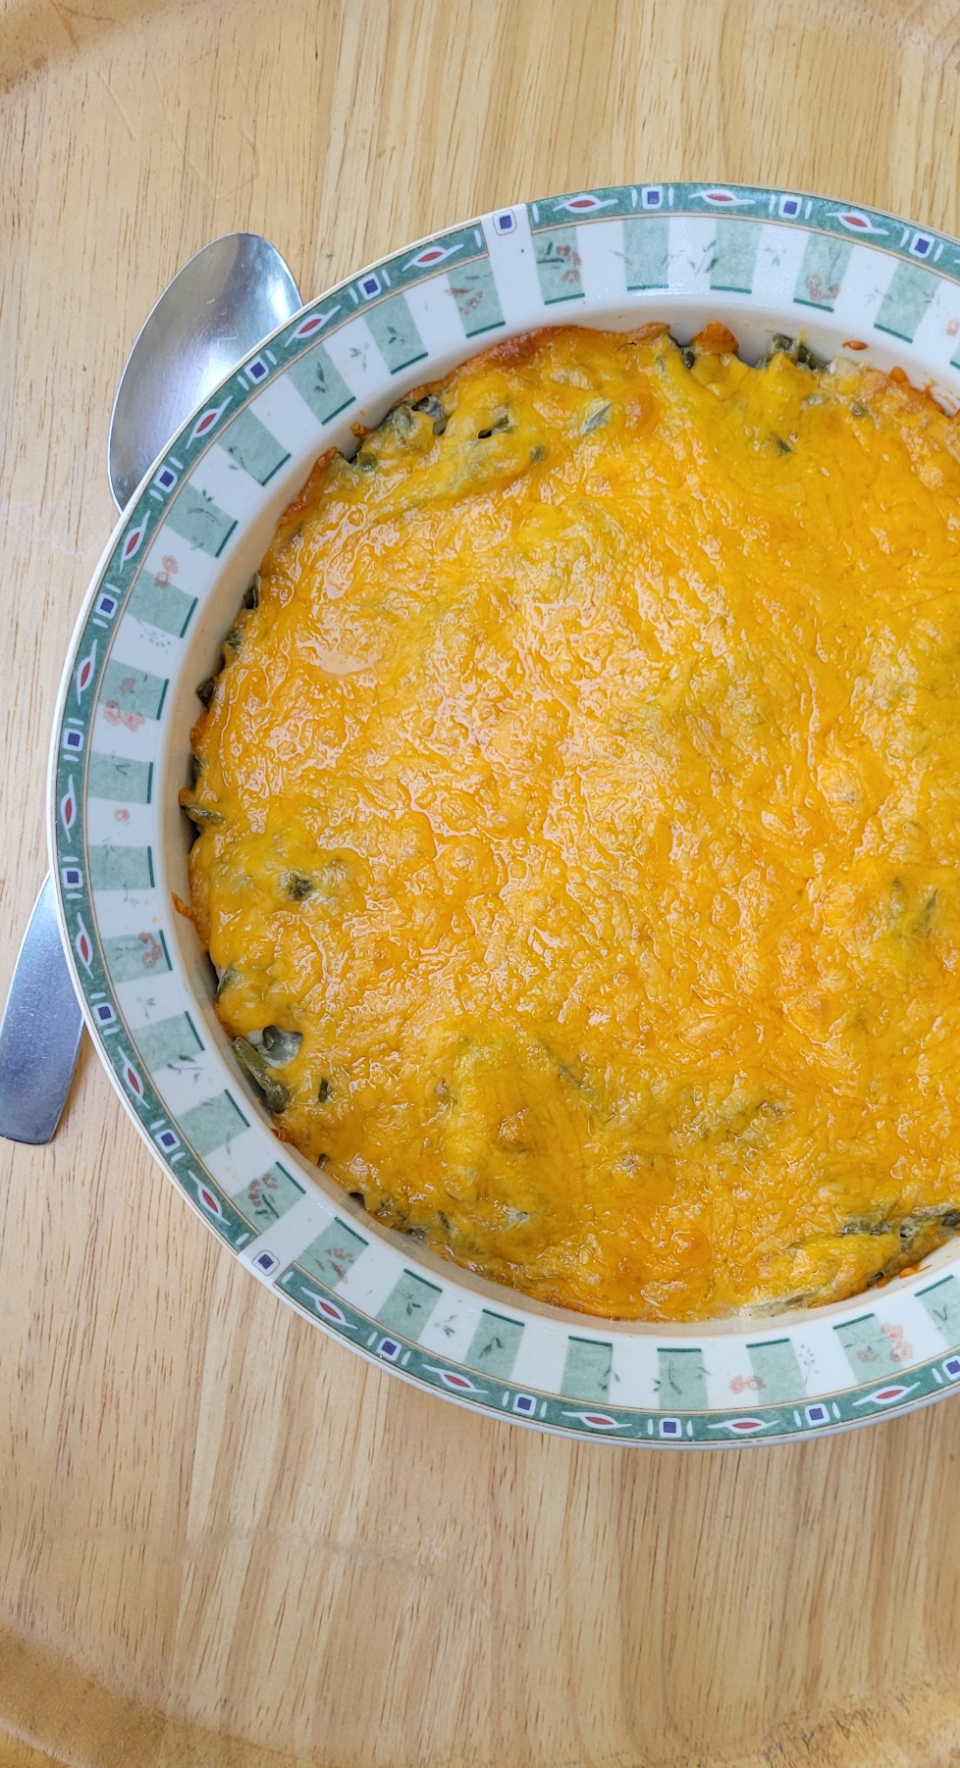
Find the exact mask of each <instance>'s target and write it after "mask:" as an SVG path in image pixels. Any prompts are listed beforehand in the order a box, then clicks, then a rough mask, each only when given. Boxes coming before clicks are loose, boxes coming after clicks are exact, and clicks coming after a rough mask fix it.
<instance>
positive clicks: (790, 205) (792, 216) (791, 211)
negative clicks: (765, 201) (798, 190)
mask: <svg viewBox="0 0 960 1768" xmlns="http://www.w3.org/2000/svg"><path fill="white" fill-rule="evenodd" d="M780 213H781V215H783V216H784V218H785V219H786V220H787V221H795V220H796V218H797V216H798V215H799V213H800V198H799V197H798V196H782V197H781V198H780Z"/></svg>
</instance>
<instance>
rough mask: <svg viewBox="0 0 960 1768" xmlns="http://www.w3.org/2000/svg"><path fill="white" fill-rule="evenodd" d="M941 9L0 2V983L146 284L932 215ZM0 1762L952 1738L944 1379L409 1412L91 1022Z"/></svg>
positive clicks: (36, 1329) (558, 1)
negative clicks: (775, 1406)
mask: <svg viewBox="0 0 960 1768" xmlns="http://www.w3.org/2000/svg"><path fill="white" fill-rule="evenodd" d="M958 107H960V6H958V5H949V4H946V3H944V0H923V3H922V4H920V3H913V4H911V3H910V0H766V3H762V0H620V3H616V0H280V4H277V5H269V4H266V3H265V0H216V3H212V0H0V174H2V175H0V242H2V243H0V439H2V449H0V560H2V584H3V593H4V604H5V606H6V608H7V610H8V613H9V615H10V619H11V625H10V630H9V633H8V638H9V644H8V646H7V651H6V661H5V665H4V670H3V686H2V689H0V714H2V733H3V742H2V745H0V781H2V786H0V816H2V819H3V822H2V844H0V907H2V915H0V989H2V990H5V988H6V984H7V980H8V978H9V974H10V970H11V968H12V964H13V961H14V957H15V953H16V948H17V945H18V942H19V938H20V935H21V932H22V929H23V927H24V925H25V923H26V919H27V915H28V912H29V908H30V906H31V904H32V901H33V898H34V896H35V893H36V890H37V888H38V886H39V884H40V881H41V878H42V876H43V873H44V870H45V867H46V857H45V852H44V834H43V831H44V795H45V773H46V752H47V741H48V732H49V728H50V724H51V719H52V715H53V707H54V700H55V696H56V690H57V683H58V678H59V673H60V668H61V663H62V659H63V655H64V651H65V647H66V644H67V641H68V638H69V634H70V630H71V627H72V623H73V620H74V617H75V615H76V612H77V610H78V608H79V606H80V602H81V600H82V597H83V594H84V590H85V588H86V584H87V581H88V579H89V577H90V574H91V572H92V570H93V567H94V565H95V563H96V560H97V557H98V555H99V553H100V551H101V548H102V546H103V544H104V541H105V539H106V537H107V535H108V534H109V532H110V529H111V527H112V524H113V509H112V505H111V503H110V498H109V493H108V489H107V482H106V474H105V470H104V451H105V445H106V433H107V424H108V419H109V413H110V407H111V402H112V398H113V392H114V388H115V385H116V381H117V377H118V374H119V372H120V369H121V367H122V364H123V361H124V359H125V356H126V353H127V351H128V349H129V346H130V343H131V342H132V339H133V337H134V335H135V333H136V331H137V329H138V326H139V324H140V322H141V321H142V319H143V318H144V316H145V315H146V313H147V311H148V309H149V308H150V306H151V305H152V303H153V301H154V299H155V298H156V295H157V293H158V291H159V290H160V288H161V287H162V286H163V285H164V284H165V283H166V281H167V280H168V279H169V277H170V276H171V275H172V274H173V272H174V270H175V269H176V268H177V266H178V265H179V264H180V263H182V262H183V261H184V260H185V259H186V258H187V257H189V256H190V254H191V253H192V252H194V251H195V250H196V249H197V248H198V247H199V246H200V245H202V244H203V243H204V242H205V241H206V240H208V239H210V238H212V237H214V236H215V235H217V234H220V233H224V232H228V231H230V230H231V229H234V228H249V229H252V230H254V231H256V232H261V233H265V234H266V235H267V236H268V237H270V238H271V239H272V240H274V241H275V243H276V244H277V245H278V246H279V248H280V249H281V251H282V252H283V253H284V255H285V256H286V257H287V259H288V261H289V263H290V265H291V267H292V269H293V271H294V274H295V275H296V277H297V278H298V281H299V283H300V286H301V288H302V289H303V291H304V293H305V294H306V295H308V296H309V295H314V294H316V293H318V292H319V291H320V290H321V288H322V287H323V286H324V285H325V284H327V283H329V282H332V281H334V280H335V279H337V278H339V277H341V276H344V275H346V274H347V273H348V272H350V271H351V270H353V269H354V268H356V267H357V266H358V265H360V264H362V263H363V262H365V261H368V260H370V259H371V258H374V257H377V256H378V255H380V254H381V253H385V252H387V251H390V250H394V249H397V248H399V247H401V246H402V245H403V244H404V243H405V242H407V241H408V240H411V239H414V238H416V237H418V236H419V235H422V234H424V233H426V232H428V231H431V230H433V229H436V228H439V227H442V226H446V225H450V224H452V223H455V222H457V221H459V220H460V219H462V218H464V217H467V216H470V215H472V214H474V213H476V212H477V211H479V210H482V209H487V208H490V207H493V206H495V205H497V204H505V203H509V202H513V201H516V200H519V199H522V198H526V197H534V196H538V195H545V194H549V193H551V192H557V191H563V190H569V189H572V188H575V187H581V186H590V185H591V184H610V183H618V182H635V181H638V180H641V179H644V180H645V179H660V178H671V177H676V178H699V177H710V178H718V179H722V180H726V179H730V180H736V179H743V180H746V181H757V182H761V183H769V184H781V185H790V186H792V187H794V188H798V189H809V190H813V191H822V192H826V193H831V194H835V195H837V196H842V197H845V198H847V199H848V200H850V201H853V202H859V203H865V204H877V205H880V206H883V207H887V208H891V209H893V210H895V211H897V212H900V213H902V214H905V215H908V216H911V217H915V218H916V219H917V220H918V221H922V222H928V223H931V224H933V225H935V226H937V227H941V228H944V229H946V230H948V231H950V232H953V233H955V234H956V233H960V188H958V179H960V142H958ZM0 1224H2V1234H0V1419H2V1427H0V1764H3V1765H6V1764H9V1765H10V1768H40V1764H41V1763H45V1762H49V1761H56V1762H63V1763H70V1764H71V1765H73V1768H88V1765H91V1768H92V1765H96V1768H286V1765H290V1768H292V1764H294V1763H296V1764H301V1765H305V1764H308V1763H309V1764H312V1765H314V1768H681V1765H685V1768H720V1765H721V1764H729V1765H733V1764H735V1765H736V1768H764V1765H765V1768H939V1765H940V1764H944V1765H945V1764H948V1763H951V1762H957V1761H960V1626H958V1622H960V1595H958V1590H960V1578H958V1573H960V1504H958V1502H957V1486H956V1484H955V1483H954V1482H955V1481H956V1480H957V1479H958V1476H960V1473H958V1470H960V1405H958V1404H957V1403H955V1402H954V1403H950V1402H947V1403H945V1404H942V1405H937V1406H935V1407H933V1408H932V1409H930V1410H928V1411H925V1412H923V1413H920V1414H917V1415H915V1416H912V1417H906V1418H903V1419H902V1420H900V1421H896V1422H889V1423H885V1424H883V1425H879V1426H876V1427H874V1428H872V1429H870V1430H867V1431H860V1432H856V1433H854V1434H852V1435H849V1436H845V1437H841V1438H839V1439H837V1440H834V1441H828V1442H810V1443H807V1444H803V1445H798V1446H796V1447H785V1448H777V1449H769V1450H766V1451H765V1450H764V1449H763V1448H751V1449H741V1450H730V1451H728V1452H726V1453H724V1454H722V1455H719V1454H703V1455H689V1456H687V1455H671V1454H667V1455H658V1454H654V1453H650V1452H645V1451H643V1450H628V1449H618V1448H616V1447H613V1446H609V1445H603V1444H592V1443H585V1444H579V1443H574V1442H567V1441H563V1440H555V1439H552V1438H549V1437H545V1436H541V1435H539V1434H537V1433H535V1432H524V1431H520V1430H515V1429H510V1428H507V1427H505V1426H504V1425H503V1424H498V1423H496V1422H492V1421H489V1420H487V1419H484V1418H480V1417H476V1416H473V1415H472V1414H470V1413H467V1412H464V1411H460V1410H458V1409H455V1408H454V1407H452V1406H449V1405H444V1404H441V1403H440V1402H439V1401H437V1400H435V1399H431V1398H430V1397H429V1396H425V1395H422V1394H419V1393H417V1392H415V1391H413V1390H412V1389H410V1388H409V1387H406V1386H404V1385H402V1384H401V1383H399V1382H397V1381H395V1380H394V1379H393V1378H392V1377H391V1376H389V1375H388V1374H386V1373H381V1372H379V1371H377V1370H375V1369H371V1368H369V1367H368V1366H367V1365H365V1364H364V1363H362V1362H361V1361H360V1360H359V1359H357V1358H355V1357H352V1356H350V1355H349V1354H348V1353H347V1352H346V1351H345V1350H344V1349H343V1348H342V1347H341V1346H340V1345H338V1344H336V1343H334V1342H332V1341H331V1340H329V1339H327V1338H326V1337H324V1336H323V1335H322V1334H320V1333H319V1332H317V1331H316V1330H312V1329H311V1328H310V1327H309V1326H308V1325H307V1324H306V1323H305V1322H303V1321H302V1320H300V1319H299V1318H297V1317H295V1316H294V1315H293V1314H291V1313H289V1312H287V1311H286V1310H285V1309H283V1308H282V1307H281V1305H280V1304H279V1302H278V1301H277V1300H276V1299H275V1297H274V1296H272V1295H271V1294H269V1293H267V1292H266V1291H265V1290H264V1289H262V1288H260V1287H258V1286H257V1285H256V1284H255V1283H254V1282H252V1281H251V1280H250V1278H249V1277H248V1276H247V1275H246V1274H245V1272H244V1271H242V1270H241V1269H240V1268H239V1266H237V1265H235V1264H234V1262H233V1260H232V1259H231V1257H230V1256H229V1254H228V1253H227V1252H226V1250H224V1249H223V1248H221V1247H220V1246H219V1245H218V1244H217V1243H216V1242H215V1241H214V1239H213V1238H212V1237H211V1236H210V1235H208V1234H206V1233H204V1231H203V1230H202V1228H201V1226H200V1224H199V1223H198V1221H197V1220H196V1219H195V1217H194V1216H193V1215H192V1214H191V1213H190V1211H189V1210H188V1209H186V1208H185V1207H184V1205H183V1203H182V1201H181V1199H180V1198H179V1197H178V1196H177V1195H176V1194H175V1192H174V1190H173V1187H172V1186H171V1185H169V1184H168V1183H167V1181H166V1179H165V1178H164V1177H163V1175H162V1173H161V1172H160V1170H159V1168H158V1167H157V1166H156V1165H155V1164H154V1163H153V1162H152V1160H151V1158H150V1156H149V1154H148V1153H147V1151H146V1150H145V1148H144V1147H143V1145H142V1144H141V1142H140V1141H139V1139H138V1137H137V1135H136V1133H135V1131H134V1129H133V1126H132V1124H131V1123H130V1122H129V1121H128V1120H127V1118H126V1117H125V1116H124V1114H123V1111H122V1109H121V1107H120V1105H119V1102H118V1100H117V1098H116V1097H115V1095H114V1093H113V1091H112V1090H111V1088H110V1086H109V1085H108V1083H107V1080H106V1077H105V1075H104V1074H103V1073H102V1072H101V1070H100V1068H99V1066H98V1064H97V1061H96V1059H95V1057H94V1056H93V1053H92V1051H91V1048H90V1046H89V1043H85V1046H84V1052H83V1057H82V1061H81V1065H80V1071H79V1075H78V1079H77V1081H76V1085H75V1087H74V1090H73V1093H72V1095H71V1098H70V1100H69V1104H68V1108H67V1113H66V1117H65V1120H64V1123H63V1125H62V1127H61V1130H60V1132H59V1134H58V1136H57V1138H56V1140H55V1141H54V1142H53V1143H52V1144H51V1145H50V1146H49V1147H47V1148H41V1149H29V1148H25V1147H16V1146H13V1145H11V1144H9V1143H6V1142H0Z"/></svg>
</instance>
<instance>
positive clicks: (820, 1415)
mask: <svg viewBox="0 0 960 1768" xmlns="http://www.w3.org/2000/svg"><path fill="white" fill-rule="evenodd" d="M829 1419H830V1414H829V1412H828V1411H827V1408H826V1406H808V1407H807V1423H808V1424H827V1423H828V1422H829Z"/></svg>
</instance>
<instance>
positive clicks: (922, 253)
mask: <svg viewBox="0 0 960 1768" xmlns="http://www.w3.org/2000/svg"><path fill="white" fill-rule="evenodd" d="M910 250H911V252H912V253H913V256H914V257H915V258H929V256H930V253H931V252H932V250H933V240H932V239H931V238H930V235H929V234H928V233H915V234H914V236H913V239H912V240H911V242H910Z"/></svg>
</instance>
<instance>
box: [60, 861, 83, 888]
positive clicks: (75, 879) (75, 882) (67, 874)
mask: <svg viewBox="0 0 960 1768" xmlns="http://www.w3.org/2000/svg"><path fill="white" fill-rule="evenodd" d="M61 875H62V877H63V882H64V884H65V885H66V888H67V889H68V890H79V889H80V888H81V886H82V884H83V873H82V872H81V870H80V867H79V866H64V867H63V868H62V874H61Z"/></svg>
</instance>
